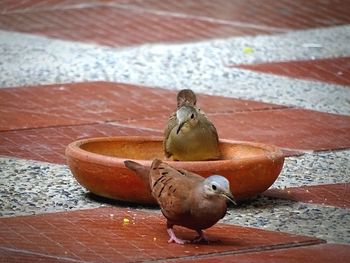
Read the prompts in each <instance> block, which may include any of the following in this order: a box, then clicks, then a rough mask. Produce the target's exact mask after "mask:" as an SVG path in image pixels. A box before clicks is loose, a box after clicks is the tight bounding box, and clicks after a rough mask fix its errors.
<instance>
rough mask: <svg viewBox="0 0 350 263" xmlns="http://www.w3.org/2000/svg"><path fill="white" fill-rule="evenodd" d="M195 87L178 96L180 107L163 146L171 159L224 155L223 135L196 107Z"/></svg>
mask: <svg viewBox="0 0 350 263" xmlns="http://www.w3.org/2000/svg"><path fill="white" fill-rule="evenodd" d="M196 102H197V99H196V95H195V94H194V92H193V91H192V90H188V89H186V90H181V91H180V92H179V93H178V95H177V110H176V112H174V113H173V114H172V115H171V116H170V118H169V120H168V123H167V126H166V128H165V131H164V141H163V148H164V153H165V156H166V157H167V158H170V157H172V158H173V160H177V161H202V160H214V159H219V158H220V151H219V137H218V133H217V131H216V128H215V126H214V125H213V124H212V123H211V122H210V121H209V120H208V118H207V117H206V115H205V114H204V113H203V112H201V110H200V109H199V108H198V107H197V106H196Z"/></svg>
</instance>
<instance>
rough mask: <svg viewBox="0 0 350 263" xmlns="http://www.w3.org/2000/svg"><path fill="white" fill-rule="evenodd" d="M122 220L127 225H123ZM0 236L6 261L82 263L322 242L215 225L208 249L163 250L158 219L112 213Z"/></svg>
mask: <svg viewBox="0 0 350 263" xmlns="http://www.w3.org/2000/svg"><path fill="white" fill-rule="evenodd" d="M124 219H128V220H129V222H128V223H125V222H124ZM0 231H1V241H0V242H1V248H2V250H4V251H5V252H7V253H8V254H9V255H8V256H9V257H10V258H11V256H13V254H14V251H13V250H18V251H28V253H27V254H32V255H33V254H36V255H40V256H42V257H45V256H46V257H48V258H49V257H51V258H54V259H60V258H62V259H63V260H64V259H65V258H68V259H74V260H79V261H82V262H116V261H117V262H137V261H151V260H158V259H171V258H186V257H194V256H196V257H198V256H199V257H201V256H204V257H207V256H212V255H213V254H221V253H228V252H230V253H240V252H241V251H246V250H249V251H261V250H265V249H277V248H282V247H283V248H286V247H296V246H302V245H313V244H319V243H323V241H322V240H319V239H315V238H312V237H303V236H295V235H289V234H284V233H279V232H270V231H264V230H259V229H254V228H246V227H238V226H229V227H228V226H225V225H218V226H216V227H213V228H211V229H210V230H208V231H207V232H206V234H207V235H208V237H211V238H212V239H219V241H218V242H215V243H213V244H210V245H206V244H191V245H187V246H179V245H174V244H172V245H168V243H167V240H168V234H167V232H166V224H165V220H164V219H163V217H162V216H161V215H154V214H153V213H143V212H139V211H130V210H127V209H116V208H99V209H89V210H81V211H75V212H69V213H57V214H46V215H40V216H36V217H17V218H8V219H2V220H0ZM175 231H176V232H177V234H178V236H179V237H181V238H184V239H192V238H194V237H195V235H196V233H195V232H193V231H187V230H184V229H175ZM37 233H39V234H37ZM29 251H30V252H29ZM20 256H22V255H20Z"/></svg>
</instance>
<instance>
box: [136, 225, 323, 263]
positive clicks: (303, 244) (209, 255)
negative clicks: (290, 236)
mask: <svg viewBox="0 0 350 263" xmlns="http://www.w3.org/2000/svg"><path fill="white" fill-rule="evenodd" d="M274 232H278V231H274ZM320 244H327V242H326V241H325V240H323V239H318V240H314V241H313V240H309V241H303V242H298V243H287V244H279V245H272V246H265V247H255V248H254V247H253V248H247V249H241V250H235V251H224V252H213V253H207V254H200V255H193V256H180V257H175V258H169V259H157V260H151V261H147V262H155V263H157V262H176V261H177V260H183V259H188V260H191V259H210V258H216V257H222V256H230V255H239V254H247V253H260V252H265V251H276V250H281V249H289V248H297V247H307V246H314V245H320ZM140 262H142V261H140Z"/></svg>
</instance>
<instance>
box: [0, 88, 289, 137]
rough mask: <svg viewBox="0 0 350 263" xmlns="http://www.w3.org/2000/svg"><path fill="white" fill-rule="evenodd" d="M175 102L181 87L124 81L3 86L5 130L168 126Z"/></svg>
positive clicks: (227, 106) (232, 104)
mask: <svg viewBox="0 0 350 263" xmlns="http://www.w3.org/2000/svg"><path fill="white" fill-rule="evenodd" d="M53 98H54V99H53ZM19 101H21V103H20V104H19V103H18V102H19ZM198 101H199V104H200V105H201V106H202V108H203V109H204V110H205V111H206V112H208V113H214V112H236V111H251V110H263V109H274V108H283V107H282V106H279V105H273V104H266V103H260V102H254V101H247V100H238V99H229V98H224V97H218V96H206V95H200V94H199V95H198ZM175 108H176V92H175V91H169V90H164V89H155V88H145V87H142V88H140V87H138V86H134V85H126V84H121V83H111V82H86V83H75V84H62V85H60V84H57V85H47V86H36V87H24V88H8V89H1V90H0V115H1V116H2V118H0V131H1V130H2V131H5V130H16V129H29V128H40V127H51V126H62V125H64V126H66V125H80V124H91V123H103V122H111V121H122V120H130V119H151V120H152V122H157V123H160V124H161V130H163V127H164V125H165V122H166V120H167V118H168V116H169V115H170V113H171V112H172V111H173V110H174V109H175Z"/></svg>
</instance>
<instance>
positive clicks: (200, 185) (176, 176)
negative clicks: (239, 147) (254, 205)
mask: <svg viewBox="0 0 350 263" xmlns="http://www.w3.org/2000/svg"><path fill="white" fill-rule="evenodd" d="M124 163H125V166H126V167H128V168H129V169H131V170H133V171H135V172H136V174H137V175H138V176H140V177H141V178H142V179H143V180H144V181H145V183H146V184H148V187H149V189H150V190H151V193H152V196H153V197H154V198H155V200H156V201H157V203H158V204H159V206H160V209H161V211H162V213H163V215H164V216H165V218H166V219H167V232H168V234H169V237H170V239H169V241H168V242H169V243H171V242H175V243H177V244H185V243H188V242H190V241H187V240H182V239H180V238H178V237H176V235H175V233H174V231H173V227H174V226H175V225H178V226H183V227H186V228H189V229H192V230H195V231H196V232H197V233H198V234H199V236H198V237H197V238H195V239H194V240H193V242H200V241H208V239H207V238H206V237H205V235H204V233H203V229H207V228H209V227H211V226H213V225H214V224H215V223H217V222H218V221H219V220H220V219H221V218H223V217H224V216H225V214H226V210H227V200H229V201H231V202H233V203H234V204H235V201H234V198H233V195H232V193H231V191H230V185H229V181H228V180H227V179H226V178H225V177H223V176H220V175H212V176H210V177H208V178H203V177H202V176H200V175H198V174H195V173H191V172H188V171H186V170H177V169H175V168H173V167H171V166H170V165H168V164H166V163H164V162H162V161H161V160H159V159H155V160H154V161H153V163H152V165H151V168H148V169H147V168H145V167H144V166H142V165H141V164H139V163H136V162H133V161H125V162H124ZM147 170H148V171H149V174H148V182H146V181H147V175H146V173H147V172H146V171H147Z"/></svg>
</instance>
